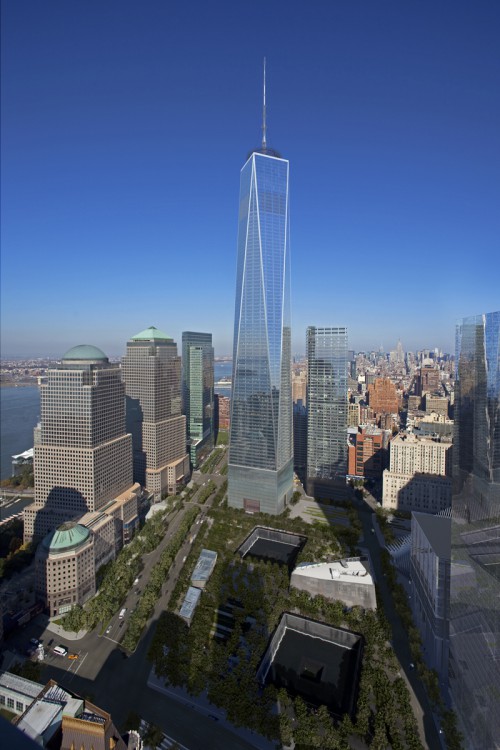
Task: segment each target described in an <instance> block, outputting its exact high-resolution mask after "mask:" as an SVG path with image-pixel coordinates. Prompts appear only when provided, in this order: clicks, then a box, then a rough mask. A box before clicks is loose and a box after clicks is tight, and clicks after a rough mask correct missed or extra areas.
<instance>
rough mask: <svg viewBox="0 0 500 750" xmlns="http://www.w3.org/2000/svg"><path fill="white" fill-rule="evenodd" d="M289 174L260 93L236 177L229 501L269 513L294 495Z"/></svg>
mask: <svg viewBox="0 0 500 750" xmlns="http://www.w3.org/2000/svg"><path fill="white" fill-rule="evenodd" d="M264 92H265V84H264ZM288 176H289V163H288V161H287V160H286V159H283V158H282V157H281V156H280V155H279V154H278V153H277V152H276V151H274V150H272V149H269V148H268V147H267V145H266V128H265V93H264V126H263V139H262V148H261V149H257V150H254V151H252V153H251V154H250V155H249V157H248V159H247V161H246V163H245V165H244V166H243V168H242V170H241V179H240V209H239V227H238V262H237V276H236V304H235V320H234V348H233V387H232V398H231V432H230V444H229V467H228V501H229V505H230V506H231V507H235V508H243V509H245V510H247V511H249V512H252V511H253V512H255V511H262V512H266V513H271V514H278V513H281V512H282V511H283V510H284V508H285V506H286V504H287V503H288V502H289V500H290V499H291V496H292V492H293V444H292V441H293V429H292V386H291V359H292V358H291V331H290V239H289V205H288Z"/></svg>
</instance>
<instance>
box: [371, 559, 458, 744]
mask: <svg viewBox="0 0 500 750" xmlns="http://www.w3.org/2000/svg"><path fill="white" fill-rule="evenodd" d="M381 561H382V569H383V571H384V574H385V576H386V578H387V583H388V585H389V587H390V589H391V593H392V598H393V601H394V607H395V609H396V612H397V613H398V615H399V617H400V618H401V621H402V623H403V626H404V628H405V630H406V631H407V633H408V642H409V646H410V652H411V656H412V659H413V661H414V663H415V667H416V669H417V672H418V675H419V677H420V679H421V680H422V682H423V684H424V687H425V689H426V692H427V696H428V698H429V701H430V703H431V706H432V709H433V711H435V713H437V715H438V716H439V718H440V722H441V728H442V730H443V733H444V737H445V740H446V746H447V748H448V750H462V747H463V744H462V743H463V737H462V734H461V733H460V732H459V730H458V727H457V720H456V716H455V713H454V712H453V711H451V710H449V709H448V708H447V706H446V704H445V702H444V700H443V698H442V695H441V690H440V687H439V675H438V674H437V672H436V671H435V670H434V669H429V667H428V666H427V664H426V663H425V660H424V657H423V652H422V639H421V636H420V632H419V630H418V628H416V627H415V625H414V623H413V616H412V611H411V608H410V606H409V604H408V598H407V595H406V592H405V590H404V587H403V586H402V585H401V584H400V583H398V581H397V576H396V571H395V569H394V567H393V565H392V564H391V558H390V555H389V553H388V552H387V550H382V553H381Z"/></svg>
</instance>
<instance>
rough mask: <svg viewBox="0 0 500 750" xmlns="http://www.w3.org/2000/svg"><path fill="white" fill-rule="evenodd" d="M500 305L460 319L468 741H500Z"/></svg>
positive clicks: (455, 546)
mask: <svg viewBox="0 0 500 750" xmlns="http://www.w3.org/2000/svg"><path fill="white" fill-rule="evenodd" d="M499 341H500V312H494V313H489V314H485V315H477V316H473V317H470V318H465V319H464V320H463V321H461V322H460V323H459V325H458V326H457V336H456V362H455V366H456V375H455V377H456V382H455V415H454V416H455V433H454V444H453V497H452V548H451V563H452V564H451V582H450V662H449V687H450V692H451V697H452V701H453V704H454V706H455V708H456V711H457V714H458V716H459V717H460V720H461V723H462V729H463V731H464V733H465V736H466V741H465V747H467V748H473V749H474V750H487V749H488V750H490V749H491V748H499V747H500V713H499V711H498V706H499V705H500V360H499V357H500V355H499Z"/></svg>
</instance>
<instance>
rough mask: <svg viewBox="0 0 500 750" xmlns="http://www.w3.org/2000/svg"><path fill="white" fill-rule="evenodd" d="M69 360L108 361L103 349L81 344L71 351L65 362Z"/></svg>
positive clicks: (67, 353) (66, 355) (67, 354)
mask: <svg viewBox="0 0 500 750" xmlns="http://www.w3.org/2000/svg"><path fill="white" fill-rule="evenodd" d="M68 359H87V360H92V361H95V360H99V361H101V362H102V361H103V360H104V361H105V362H107V361H108V358H107V357H106V355H105V354H104V352H103V351H102V350H101V349H98V348H97V346H92V344H80V345H79V346H74V347H73V348H72V349H69V350H68V351H67V352H66V354H65V355H64V357H63V360H68Z"/></svg>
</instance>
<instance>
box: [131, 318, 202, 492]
mask: <svg viewBox="0 0 500 750" xmlns="http://www.w3.org/2000/svg"><path fill="white" fill-rule="evenodd" d="M122 372H123V381H124V383H125V392H126V396H127V399H126V404H127V429H128V431H129V432H130V433H131V434H132V440H133V448H134V480H135V481H136V482H139V483H140V484H142V485H143V486H144V487H145V488H146V490H147V491H148V492H150V493H152V494H153V497H154V501H155V502H158V501H159V500H161V498H162V495H165V494H169V495H173V494H175V492H176V490H177V484H178V483H179V482H182V481H183V480H185V479H186V477H188V476H189V456H188V454H187V449H186V417H185V416H184V415H183V414H182V408H181V406H182V405H181V359H180V357H179V356H178V354H177V344H176V343H175V341H174V340H173V339H172V338H170V337H169V336H167V334H165V333H163V332H162V331H159V330H158V329H157V328H155V326H150V327H149V328H147V329H146V330H144V331H141V332H140V333H138V334H136V335H135V336H132V338H131V339H130V341H128V342H127V353H126V355H125V357H124V358H123V360H122Z"/></svg>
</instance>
